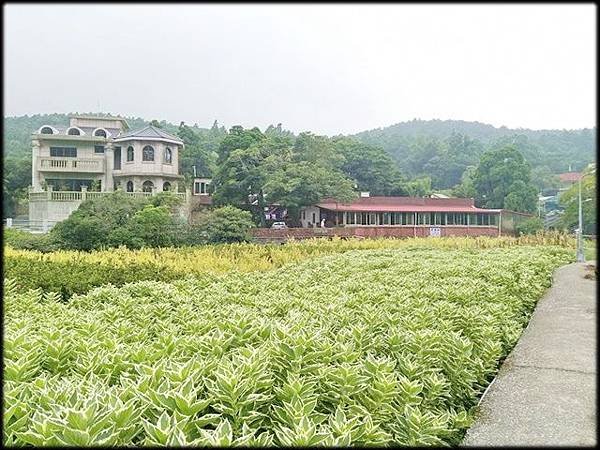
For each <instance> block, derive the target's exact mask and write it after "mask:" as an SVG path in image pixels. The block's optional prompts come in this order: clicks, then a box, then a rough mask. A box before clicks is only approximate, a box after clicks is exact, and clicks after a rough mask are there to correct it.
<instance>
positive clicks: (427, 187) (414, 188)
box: [404, 177, 432, 197]
mask: <svg viewBox="0 0 600 450" xmlns="http://www.w3.org/2000/svg"><path fill="white" fill-rule="evenodd" d="M404 189H406V192H407V193H408V196H409V197H425V196H427V195H430V194H431V192H432V189H431V178H429V177H421V178H415V179H413V180H410V181H407V182H406V183H405V184H404Z"/></svg>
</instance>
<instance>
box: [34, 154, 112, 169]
mask: <svg viewBox="0 0 600 450" xmlns="http://www.w3.org/2000/svg"><path fill="white" fill-rule="evenodd" d="M38 170H43V171H48V172H100V173H101V172H104V160H103V159H84V158H76V159H67V158H40V159H39V162H38Z"/></svg>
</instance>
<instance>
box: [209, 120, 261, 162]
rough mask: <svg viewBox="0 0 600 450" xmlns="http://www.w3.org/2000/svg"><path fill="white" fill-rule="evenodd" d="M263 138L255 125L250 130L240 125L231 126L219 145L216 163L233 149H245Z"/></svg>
mask: <svg viewBox="0 0 600 450" xmlns="http://www.w3.org/2000/svg"><path fill="white" fill-rule="evenodd" d="M264 138H265V135H264V134H263V133H261V131H260V130H259V129H258V128H256V127H254V128H252V129H250V130H244V127H242V126H240V125H235V126H233V127H231V129H230V130H229V133H228V134H227V135H226V136H225V137H224V138H223V140H222V141H221V143H220V145H219V148H218V151H217V153H218V159H217V165H219V166H220V165H221V164H222V163H223V162H224V161H225V160H226V159H227V158H228V157H229V155H230V154H231V152H233V151H234V150H240V149H241V150H243V149H247V148H248V147H250V146H251V145H252V144H256V143H258V142H260V141H262V140H263V139H264Z"/></svg>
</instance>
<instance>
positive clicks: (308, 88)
mask: <svg viewBox="0 0 600 450" xmlns="http://www.w3.org/2000/svg"><path fill="white" fill-rule="evenodd" d="M4 8H5V9H4V13H5V16H4V71H5V72H4V80H5V84H4V101H5V104H4V112H5V115H6V116H12V115H23V114H35V113H53V112H64V113H67V112H73V111H79V112H90V111H94V112H95V111H99V110H101V111H104V112H110V113H113V114H119V115H124V116H140V117H144V118H146V119H159V120H163V119H164V120H167V121H170V122H173V123H176V124H178V123H179V122H180V121H182V120H183V121H185V122H186V123H189V124H193V123H198V124H199V125H200V126H207V127H208V126H210V125H212V122H213V120H215V119H217V120H218V121H219V123H221V124H223V125H225V126H227V127H230V126H231V125H236V124H240V125H243V126H244V127H251V126H259V127H260V128H261V129H264V128H265V127H266V126H267V125H269V124H275V125H276V124H277V123H279V122H281V123H282V124H283V127H284V128H286V129H290V130H292V131H295V132H299V131H306V130H311V131H313V132H316V133H323V134H329V135H331V134H337V133H354V132H358V131H362V130H365V129H371V128H377V127H384V126H388V125H391V124H394V123H397V122H402V121H406V120H412V119H413V118H421V119H434V118H437V119H460V120H476V121H479V122H485V123H491V124H492V125H495V126H502V125H505V126H508V127H523V128H534V129H541V128H561V129H562V128H566V129H571V128H582V127H591V126H594V125H595V121H596V117H595V98H596V87H595V77H596V49H595V46H596V43H595V42H596V39H595V27H596V20H595V13H596V12H595V8H596V7H595V6H594V5H593V4H590V5H574V6H568V5H423V6H420V5H385V4H384V5H352V4H348V5H302V4H300V5H260V4H255V5H193V4H191V5H189V4H181V5H133V4H132V5H123V6H122V5H116V4H108V5H90V6H87V5H49V6H45V5H17V4H15V5H5V6H4Z"/></svg>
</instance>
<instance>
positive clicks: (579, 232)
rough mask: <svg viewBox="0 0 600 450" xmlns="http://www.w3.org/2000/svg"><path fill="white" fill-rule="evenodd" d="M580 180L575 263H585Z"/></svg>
mask: <svg viewBox="0 0 600 450" xmlns="http://www.w3.org/2000/svg"><path fill="white" fill-rule="evenodd" d="M581 178H583V176H580V177H579V228H577V262H580V263H581V262H585V254H584V253H583V236H582V235H583V213H582V207H581V206H582V205H581Z"/></svg>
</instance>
